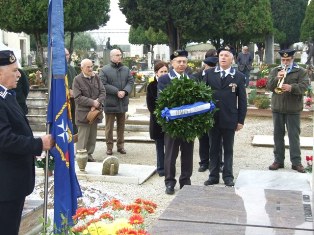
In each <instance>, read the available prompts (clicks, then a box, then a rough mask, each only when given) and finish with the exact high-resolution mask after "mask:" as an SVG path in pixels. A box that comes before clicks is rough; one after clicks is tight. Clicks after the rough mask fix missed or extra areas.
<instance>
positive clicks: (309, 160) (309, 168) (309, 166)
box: [305, 156, 313, 173]
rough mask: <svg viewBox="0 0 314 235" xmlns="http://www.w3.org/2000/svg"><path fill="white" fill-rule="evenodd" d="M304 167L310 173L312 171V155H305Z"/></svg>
mask: <svg viewBox="0 0 314 235" xmlns="http://www.w3.org/2000/svg"><path fill="white" fill-rule="evenodd" d="M305 159H306V165H307V166H306V167H305V171H306V172H309V173H311V172H312V166H313V156H306V158H305Z"/></svg>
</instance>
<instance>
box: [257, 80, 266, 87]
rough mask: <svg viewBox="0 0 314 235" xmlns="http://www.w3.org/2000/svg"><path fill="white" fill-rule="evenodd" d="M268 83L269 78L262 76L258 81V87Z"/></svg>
mask: <svg viewBox="0 0 314 235" xmlns="http://www.w3.org/2000/svg"><path fill="white" fill-rule="evenodd" d="M266 84H267V78H260V79H258V80H257V81H256V87H257V88H264V87H266Z"/></svg>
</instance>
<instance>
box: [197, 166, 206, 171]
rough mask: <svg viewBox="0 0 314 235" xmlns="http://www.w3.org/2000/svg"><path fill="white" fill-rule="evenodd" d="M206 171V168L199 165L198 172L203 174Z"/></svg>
mask: <svg viewBox="0 0 314 235" xmlns="http://www.w3.org/2000/svg"><path fill="white" fill-rule="evenodd" d="M207 169H208V166H205V165H200V168H198V172H204V171H206V170H207Z"/></svg>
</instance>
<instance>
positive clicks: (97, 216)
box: [72, 198, 157, 235]
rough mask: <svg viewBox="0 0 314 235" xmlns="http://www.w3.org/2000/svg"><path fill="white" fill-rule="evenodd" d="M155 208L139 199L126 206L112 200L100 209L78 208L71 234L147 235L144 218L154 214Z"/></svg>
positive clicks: (151, 203) (146, 201)
mask: <svg viewBox="0 0 314 235" xmlns="http://www.w3.org/2000/svg"><path fill="white" fill-rule="evenodd" d="M156 208H157V205H156V204H155V203H153V202H151V201H148V200H143V199H140V198H138V199H136V200H135V201H134V202H133V203H131V204H128V205H125V204H123V203H122V202H121V201H120V200H118V199H112V200H111V201H107V202H105V203H103V205H102V206H100V207H93V208H86V207H80V208H78V209H77V211H76V214H75V215H74V216H73V220H74V221H75V222H76V225H75V226H74V227H73V228H72V232H73V233H74V234H89V235H96V234H97V235H109V234H110V235H111V234H116V235H124V234H134V235H148V232H147V231H146V230H145V224H144V217H145V216H147V215H148V214H151V213H154V212H155V210H156Z"/></svg>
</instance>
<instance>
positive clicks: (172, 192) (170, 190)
mask: <svg viewBox="0 0 314 235" xmlns="http://www.w3.org/2000/svg"><path fill="white" fill-rule="evenodd" d="M166 194H169V195H173V194H174V187H173V186H167V187H166Z"/></svg>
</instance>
